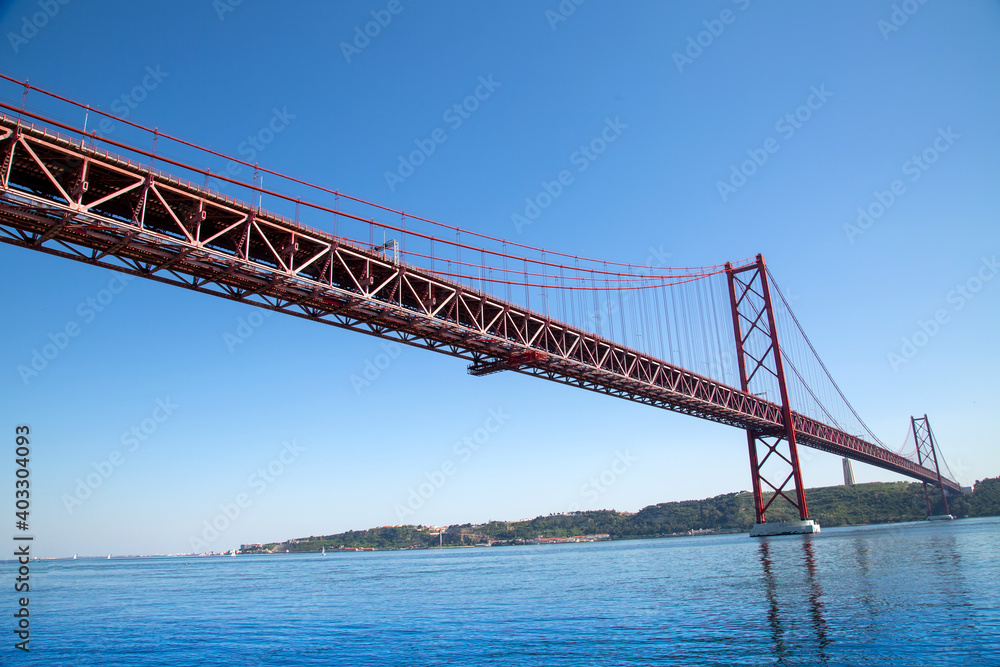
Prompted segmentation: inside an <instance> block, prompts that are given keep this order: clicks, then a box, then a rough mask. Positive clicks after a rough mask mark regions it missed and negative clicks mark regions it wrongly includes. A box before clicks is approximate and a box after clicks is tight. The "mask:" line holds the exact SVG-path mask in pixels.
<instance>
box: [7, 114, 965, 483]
mask: <svg viewBox="0 0 1000 667" xmlns="http://www.w3.org/2000/svg"><path fill="white" fill-rule="evenodd" d="M28 148H30V149H31V150H28ZM7 152H9V154H10V165H9V170H8V173H7V174H6V175H5V178H4V179H3V182H2V189H0V241H3V242H5V243H9V244H11V245H16V246H20V247H24V248H29V249H32V250H36V251H39V252H45V253H48V254H52V255H57V256H61V257H65V258H69V259H74V260H77V261H81V262H86V263H89V264H92V265H96V266H102V267H105V268H110V269H113V270H116V271H121V272H125V273H130V274H132V275H136V276H140V277H144V278H147V279H150V280H155V281H158V282H163V283H167V284H172V285H176V286H180V287H185V288H187V289H191V290H194V291H198V292H202V293H206V294H211V295H214V296H218V297H222V298H226V299H229V300H232V301H242V302H244V303H249V304H251V305H254V306H257V307H260V308H267V309H269V310H273V311H276V312H282V313H286V314H290V315H294V316H296V317H302V318H305V319H309V320H312V321H317V322H323V323H326V324H330V325H332V326H337V327H341V328H346V329H351V330H353V331H359V332H362V333H366V334H369V335H373V336H378V337H382V338H390V339H394V340H397V341H399V342H402V343H406V344H409V345H413V346H416V347H422V348H425V349H430V350H435V351H438V352H443V353H445V354H450V355H452V356H456V357H460V358H462V359H466V360H468V361H471V362H475V363H481V362H485V361H488V360H491V359H492V360H498V361H499V360H504V359H510V358H511V357H514V356H516V355H521V354H525V353H529V352H534V353H541V354H533V355H532V356H531V357H530V358H531V359H532V360H531V361H530V363H527V364H524V365H521V366H520V367H518V368H512V369H511V370H514V371H515V372H520V373H525V374H528V375H534V376H536V377H544V378H546V379H549V380H553V381H557V382H562V383H565V384H569V385H573V386H577V387H581V388H585V389H589V390H592V391H599V392H601V393H605V394H609V395H613V396H619V397H621V398H625V399H628V400H632V401H636V402H640V403H645V404H647V405H654V406H656V407H660V408H664V409H667V410H672V411H675V412H680V413H683V414H689V415H693V416H696V417H700V418H702V419H707V420H710V421H715V422H718V423H722V424H728V425H731V426H736V427H739V428H754V429H757V430H758V431H760V432H761V433H764V434H778V433H782V432H784V431H785V426H784V425H785V423H786V417H785V415H784V414H783V410H782V406H780V405H777V404H775V403H771V402H769V401H767V400H764V399H762V398H760V397H757V396H753V395H750V394H748V393H747V392H745V391H740V390H737V389H735V388H733V387H729V386H728V385H725V384H723V383H720V382H717V381H715V380H712V379H710V378H707V377H704V376H701V375H698V374H697V373H693V372H691V371H688V370H685V369H683V368H679V367H677V366H674V365H672V364H669V363H667V362H664V361H662V360H659V359H656V358H654V357H650V356H648V355H644V354H642V353H640V352H638V351H636V350H633V349H631V348H627V347H624V346H622V345H619V344H617V343H614V342H612V341H609V340H607V339H604V338H602V337H600V336H597V335H595V334H592V333H589V332H586V331H583V330H581V329H577V328H574V327H571V326H568V325H566V324H563V323H561V322H558V321H554V320H551V319H549V318H547V317H545V316H544V315H541V314H540V313H535V312H533V311H529V310H527V309H524V308H522V307H520V306H518V305H516V304H513V303H509V302H506V301H504V300H502V299H498V298H496V297H493V296H491V295H489V294H485V293H482V292H478V291H475V290H473V289H470V288H469V287H467V286H465V285H462V284H460V283H457V282H453V281H449V280H445V279H442V278H440V277H438V276H435V275H434V274H432V273H429V272H426V271H424V270H422V269H420V268H419V267H416V266H411V265H406V264H403V263H398V262H393V261H392V260H391V259H389V258H386V257H384V256H383V255H381V254H380V253H378V252H376V251H373V250H371V249H367V248H364V247H362V246H360V245H357V244H355V243H352V242H350V241H349V240H346V239H343V238H340V237H336V236H334V235H331V234H328V233H325V232H321V231H318V230H314V229H311V228H308V227H305V226H303V225H299V224H298V223H295V222H293V221H291V220H288V219H287V218H283V217H281V216H278V215H275V214H272V213H269V212H267V211H263V210H259V209H255V208H253V207H251V206H250V205H248V204H246V203H243V202H239V201H235V200H233V199H231V198H228V197H225V196H223V195H220V194H219V193H216V192H213V191H210V190H207V189H205V188H201V187H199V186H196V185H193V184H191V183H188V182H186V181H181V180H179V179H176V178H173V177H171V176H168V175H166V174H163V173H161V172H157V171H150V170H149V169H147V168H146V167H143V166H140V165H137V164H134V163H132V162H130V161H127V160H124V159H121V158H118V157H117V156H114V155H111V154H108V153H105V152H103V151H97V150H95V149H92V148H90V147H88V146H81V145H80V143H78V142H76V141H72V140H68V139H65V138H62V137H58V136H55V135H52V134H50V133H47V132H46V131H44V130H42V129H37V128H33V127H25V126H21V127H20V129H19V131H18V125H17V122H16V120H15V119H12V118H9V117H6V116H2V117H0V155H3V154H5V153H7ZM82 174H86V180H87V182H88V187H87V188H86V189H85V191H83V192H79V193H78V192H77V191H76V190H74V191H72V192H69V191H67V185H66V184H69V183H73V182H75V180H79V178H80V176H81V175H82ZM74 179H75V180H74ZM67 214H68V215H70V216H71V218H72V222H70V223H69V224H63V223H64V220H65V216H66V215H67ZM61 224H62V225H63V226H62V227H59V225H61ZM46 235H48V236H50V237H51V238H47V239H46V240H44V241H42V240H41V239H43V238H44V237H46ZM792 419H793V420H794V425H795V428H796V429H797V431H798V432H799V441H800V442H802V443H803V444H806V445H808V446H811V447H816V448H818V449H824V450H826V451H831V452H833V453H836V454H839V455H842V456H849V457H851V458H855V459H857V460H862V461H865V462H868V463H872V464H873V465H877V466H880V467H882V468H885V469H888V470H892V471H895V472H901V473H904V474H907V475H910V476H912V477H916V478H917V479H927V480H936V475H934V473H933V472H932V471H930V470H928V469H925V468H923V467H922V466H917V465H916V464H914V463H913V462H911V461H909V460H908V459H904V458H903V457H900V456H898V455H896V454H894V453H893V452H889V451H888V450H884V449H882V448H879V447H876V446H875V445H871V444H870V443H867V442H865V441H863V440H861V439H859V438H857V437H855V436H852V435H850V434H847V433H842V432H840V431H838V430H836V429H833V428H832V427H829V426H826V425H825V424H822V423H820V422H816V421H814V420H811V419H809V418H807V417H804V416H802V415H798V414H795V413H792ZM956 488H957V485H956Z"/></svg>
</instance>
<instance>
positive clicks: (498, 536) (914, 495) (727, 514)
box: [241, 478, 1000, 553]
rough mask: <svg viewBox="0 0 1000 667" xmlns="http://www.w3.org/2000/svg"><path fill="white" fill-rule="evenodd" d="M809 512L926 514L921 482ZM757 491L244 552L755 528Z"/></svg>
mask: <svg viewBox="0 0 1000 667" xmlns="http://www.w3.org/2000/svg"><path fill="white" fill-rule="evenodd" d="M931 499H932V502H934V506H933V511H934V513H935V514H943V513H944V506H943V504H942V502H941V496H940V494H939V493H937V494H936V495H935V492H934V489H931ZM806 501H807V502H808V504H809V514H810V516H811V517H812V518H813V519H815V520H816V521H818V522H819V524H820V525H821V526H824V527H833V526H855V525H862V524H870V523H894V522H899V521H919V520H921V519H923V518H925V517H926V516H927V509H926V505H925V501H924V495H923V490H922V487H921V485H920V484H919V483H915V482H895V483H883V482H876V483H871V484H857V485H855V486H828V487H820V488H816V489H808V490H807V492H806ZM950 509H951V513H952V514H954V515H955V516H957V517H966V516H968V517H979V516H1000V478H993V479H985V480H983V481H981V482H977V483H976V485H975V489H974V491H973V492H972V493H968V494H964V495H962V496H961V497H958V498H952V499H951V500H950ZM767 518H768V520H769V521H783V520H793V519H797V518H798V516H797V515H796V514H794V513H793V512H792V511H790V508H789V507H787V505H784V506H783V505H782V504H779V503H775V505H774V506H773V507H772V508H771V509H770V510H769V511H768V513H767ZM753 523H754V512H753V497H752V496H751V495H750V494H749V493H728V494H725V495H721V496H715V497H714V498H706V499H705V500H685V501H681V502H670V503H660V504H658V505H650V506H649V507H646V508H643V509H642V510H640V511H639V512H636V513H634V514H632V513H627V512H617V511H615V510H598V511H592V512H574V513H571V514H553V515H549V516H540V517H538V518H535V519H531V520H529V521H490V522H488V523H484V524H476V525H473V524H463V525H454V526H448V527H447V528H445V529H443V530H441V529H432V528H429V527H425V526H386V527H382V528H371V529H369V530H359V531H349V532H346V533H339V534H336V535H324V536H320V537H317V536H311V537H304V538H299V539H296V540H289V541H287V542H280V543H269V544H264V545H260V546H257V545H252V546H251V545H244V547H243V548H242V549H241V550H242V551H245V552H255V551H258V552H270V553H275V552H276V553H284V552H286V551H287V552H290V553H291V552H314V551H320V550H321V549H323V548H325V549H326V550H328V551H333V550H337V549H349V550H354V549H407V548H427V547H436V546H462V545H470V544H477V543H482V542H492V543H495V544H496V543H499V544H519V543H522V542H523V541H525V540H531V539H535V538H538V537H540V536H541V537H572V536H581V535H597V534H606V535H609V536H610V538H611V539H630V538H646V537H664V536H669V535H676V534H685V533H688V532H689V531H713V532H745V531H748V530H749V529H750V527H751V526H753Z"/></svg>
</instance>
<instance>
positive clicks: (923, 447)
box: [910, 414, 954, 519]
mask: <svg viewBox="0 0 1000 667" xmlns="http://www.w3.org/2000/svg"><path fill="white" fill-rule="evenodd" d="M910 425H911V426H912V427H913V440H914V442H915V443H916V445H917V462H918V463H919V464H920V465H925V464H927V463H932V462H933V463H934V472H935V473H936V474H937V479H938V487H940V489H941V500H942V501H943V502H944V514H938V515H935V514H934V511H933V509H932V508H931V498H930V496H929V495H928V494H927V482H924V483H923V485H924V502H926V503H927V518H928V519H951V518H954V517H952V516H951V510H950V509H948V494H947V493H946V492H945V490H944V484H943V483H942V482H941V466H940V465H938V457H937V449H936V448H935V447H934V435H933V434H932V433H931V423H930V421H928V419H927V415H926V414H925V415H924V416H923V417H910Z"/></svg>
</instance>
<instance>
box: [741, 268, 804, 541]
mask: <svg viewBox="0 0 1000 667" xmlns="http://www.w3.org/2000/svg"><path fill="white" fill-rule="evenodd" d="M726 276H727V277H728V279H729V298H730V300H731V302H732V311H733V332H734V333H735V335H736V358H737V360H738V362H739V369H740V385H741V388H742V389H743V391H744V392H746V393H749V392H750V389H751V387H752V386H753V384H754V382H755V380H757V379H758V374H763V375H768V376H770V377H771V378H773V379H774V380H776V381H777V384H778V389H779V393H780V398H781V412H782V415H783V416H784V419H783V421H782V427H781V428H780V429H778V430H774V429H760V428H757V427H754V426H750V427H748V428H747V429H746V431H747V445H748V448H749V450H750V476H751V480H752V482H753V497H754V509H755V511H756V513H757V523H764V522H765V521H766V512H767V509H768V508H769V507H770V506H771V505H772V504H773V503H774V502H775V501H776V500H777V499H778V498H783V499H784V500H785V501H787V502H788V503H789V504H790V505H791V506H792V507H794V508H795V509H796V511H797V512H798V513H799V518H800V519H803V520H805V519H808V518H809V508H808V507H807V505H806V495H805V487H804V486H803V485H802V473H801V468H800V467H799V453H798V447H797V446H796V443H797V438H796V428H795V419H794V418H793V415H792V408H791V405H790V404H789V402H788V388H787V387H786V385H785V368H784V364H783V363H782V360H781V347H780V345H779V343H778V328H777V325H776V323H775V320H774V309H773V308H772V307H771V288H770V286H769V285H768V281H767V269H766V267H765V266H764V257H763V256H761V255H757V261H756V262H754V263H753V264H749V265H747V266H744V267H740V268H733V266H732V264H726ZM765 468H766V469H767V470H765ZM774 475H778V476H777V477H774ZM762 483H763V484H766V485H767V486H768V487H769V490H770V492H771V497H770V498H769V499H768V500H767V501H766V502H765V501H764V490H763V487H762Z"/></svg>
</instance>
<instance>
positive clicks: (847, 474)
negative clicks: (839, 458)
mask: <svg viewBox="0 0 1000 667" xmlns="http://www.w3.org/2000/svg"><path fill="white" fill-rule="evenodd" d="M844 486H854V468H852V467H851V459H849V458H847V457H846V456H845V457H844Z"/></svg>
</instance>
